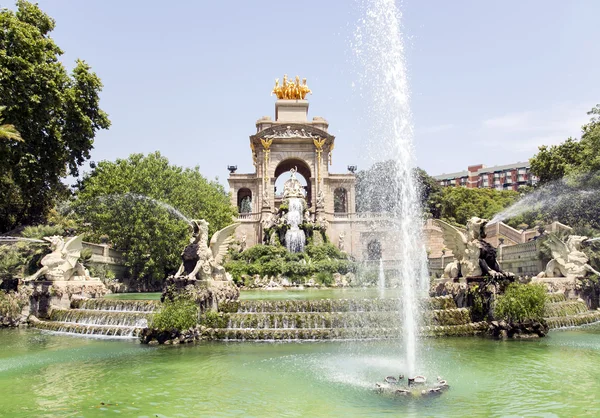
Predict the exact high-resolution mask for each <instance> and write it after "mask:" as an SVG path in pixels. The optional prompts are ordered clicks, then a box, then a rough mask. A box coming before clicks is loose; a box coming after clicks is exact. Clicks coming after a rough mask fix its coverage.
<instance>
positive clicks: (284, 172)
mask: <svg viewBox="0 0 600 418" xmlns="http://www.w3.org/2000/svg"><path fill="white" fill-rule="evenodd" d="M292 168H294V169H296V170H297V172H296V176H297V177H298V180H299V181H300V183H301V184H302V186H304V190H305V196H306V203H307V204H308V206H312V191H311V188H312V187H311V180H310V178H311V171H310V168H309V166H308V164H306V163H305V162H304V161H303V160H300V159H297V158H290V159H287V160H284V161H281V162H280V163H279V164H278V165H277V168H276V169H275V174H274V177H275V198H281V197H283V185H284V183H285V182H286V181H287V180H288V179H289V178H290V174H289V173H290V170H291V169H292Z"/></svg>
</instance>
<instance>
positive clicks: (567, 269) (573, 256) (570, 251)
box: [538, 234, 600, 279]
mask: <svg viewBox="0 0 600 418" xmlns="http://www.w3.org/2000/svg"><path fill="white" fill-rule="evenodd" d="M587 239H588V237H584V236H581V235H569V238H567V241H566V242H563V241H562V240H561V239H560V238H559V237H557V236H556V235H555V234H549V235H548V240H547V241H546V245H548V246H549V247H550V251H552V260H550V261H549V262H548V264H547V265H546V271H545V272H542V273H540V274H539V275H538V277H566V278H568V279H575V278H577V277H585V275H586V274H587V273H588V272H590V273H594V274H597V275H599V276H600V273H599V272H597V271H596V270H594V269H593V268H592V266H590V265H589V264H588V261H589V258H588V256H587V255H585V253H584V252H583V251H581V245H582V244H583V243H584V242H585V241H586V240H587Z"/></svg>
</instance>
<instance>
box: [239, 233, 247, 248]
mask: <svg viewBox="0 0 600 418" xmlns="http://www.w3.org/2000/svg"><path fill="white" fill-rule="evenodd" d="M247 239H248V236H247V235H246V233H245V232H244V233H243V234H242V239H241V240H240V252H242V251H244V250H245V249H246V244H247V242H246V240H247Z"/></svg>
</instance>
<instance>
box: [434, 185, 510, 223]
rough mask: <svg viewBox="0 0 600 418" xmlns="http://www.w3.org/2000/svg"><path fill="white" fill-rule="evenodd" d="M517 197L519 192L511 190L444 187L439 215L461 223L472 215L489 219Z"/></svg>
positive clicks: (465, 221)
mask: <svg viewBox="0 0 600 418" xmlns="http://www.w3.org/2000/svg"><path fill="white" fill-rule="evenodd" d="M518 198H519V193H518V192H515V191H512V190H495V189H467V188H466V187H445V188H444V189H443V192H442V198H441V217H442V219H445V220H447V221H448V222H452V223H457V224H461V225H465V224H466V223H467V221H468V220H469V218H471V217H473V216H477V217H479V218H485V219H491V218H493V217H494V215H495V214H496V213H498V212H500V211H501V210H502V209H504V208H506V207H508V206H510V205H511V204H513V203H514V202H516V201H517V199H518Z"/></svg>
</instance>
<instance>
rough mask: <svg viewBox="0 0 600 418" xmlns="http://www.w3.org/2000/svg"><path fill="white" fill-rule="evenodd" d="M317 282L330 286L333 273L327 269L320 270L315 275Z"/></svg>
mask: <svg viewBox="0 0 600 418" xmlns="http://www.w3.org/2000/svg"><path fill="white" fill-rule="evenodd" d="M315 280H316V282H317V283H321V284H322V285H325V286H330V285H331V284H332V283H333V275H332V274H331V273H330V272H327V271H321V272H319V273H317V275H316V276H315Z"/></svg>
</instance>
